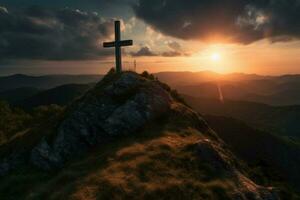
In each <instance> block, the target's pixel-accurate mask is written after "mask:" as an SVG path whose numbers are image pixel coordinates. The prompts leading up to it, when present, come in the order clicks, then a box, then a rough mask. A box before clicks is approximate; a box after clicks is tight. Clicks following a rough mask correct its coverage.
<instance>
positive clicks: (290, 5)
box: [133, 0, 300, 44]
mask: <svg viewBox="0 0 300 200" xmlns="http://www.w3.org/2000/svg"><path fill="white" fill-rule="evenodd" d="M133 9H134V11H135V13H136V15H137V17H139V18H140V19H142V20H144V21H145V22H146V23H148V24H150V25H151V26H152V27H154V28H155V29H156V30H159V31H160V32H162V33H164V34H166V35H170V36H173V37H177V38H181V39H196V40H214V39H215V40H218V39H219V38H220V37H222V38H223V37H226V38H225V39H226V40H227V41H230V42H239V43H245V44H247V43H251V42H254V41H257V40H260V39H263V38H270V39H271V40H273V41H286V40H290V39H292V38H298V39H299V37H300V20H299V19H300V0H139V2H138V3H137V4H136V5H134V6H133ZM223 40H224V38H223Z"/></svg>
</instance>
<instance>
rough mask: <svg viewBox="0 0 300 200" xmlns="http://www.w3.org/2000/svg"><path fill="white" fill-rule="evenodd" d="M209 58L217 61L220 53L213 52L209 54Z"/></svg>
mask: <svg viewBox="0 0 300 200" xmlns="http://www.w3.org/2000/svg"><path fill="white" fill-rule="evenodd" d="M210 58H211V60H212V61H214V62H217V61H219V60H220V59H221V55H220V54H219V53H213V54H211V57H210Z"/></svg>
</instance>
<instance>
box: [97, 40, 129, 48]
mask: <svg viewBox="0 0 300 200" xmlns="http://www.w3.org/2000/svg"><path fill="white" fill-rule="evenodd" d="M132 45H133V41H132V40H123V41H118V42H104V43H103V47H105V48H110V47H125V46H132Z"/></svg>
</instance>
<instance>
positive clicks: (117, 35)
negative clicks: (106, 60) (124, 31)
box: [115, 21, 122, 72]
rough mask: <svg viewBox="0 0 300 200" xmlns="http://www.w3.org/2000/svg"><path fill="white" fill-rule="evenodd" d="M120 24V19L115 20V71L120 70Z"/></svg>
mask: <svg viewBox="0 0 300 200" xmlns="http://www.w3.org/2000/svg"><path fill="white" fill-rule="evenodd" d="M120 27H121V25H120V21H115V44H116V45H115V54H116V70H117V72H121V71H122V52H121V46H120V45H118V44H120V41H121V28H120Z"/></svg>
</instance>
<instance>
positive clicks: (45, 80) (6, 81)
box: [0, 74, 103, 91]
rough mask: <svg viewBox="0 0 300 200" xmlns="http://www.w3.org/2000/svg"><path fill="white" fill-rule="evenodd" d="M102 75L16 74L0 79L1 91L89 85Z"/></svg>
mask: <svg viewBox="0 0 300 200" xmlns="http://www.w3.org/2000/svg"><path fill="white" fill-rule="evenodd" d="M102 77H103V76H102V75H48V76H27V75H22V74H16V75H12V76H5V77H0V91H5V90H11V89H16V88H24V87H33V88H38V89H50V88H54V87H57V86H61V85H65V84H87V83H95V82H97V81H99V80H100V79H101V78H102Z"/></svg>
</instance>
